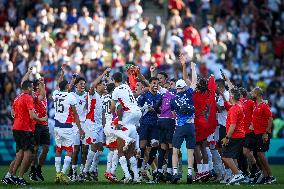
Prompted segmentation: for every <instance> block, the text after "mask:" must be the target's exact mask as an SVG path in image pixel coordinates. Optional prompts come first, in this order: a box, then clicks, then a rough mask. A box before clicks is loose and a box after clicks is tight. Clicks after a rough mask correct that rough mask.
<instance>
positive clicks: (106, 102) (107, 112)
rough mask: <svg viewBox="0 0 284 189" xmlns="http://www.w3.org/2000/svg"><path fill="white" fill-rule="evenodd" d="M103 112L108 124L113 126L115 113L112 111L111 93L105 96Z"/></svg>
mask: <svg viewBox="0 0 284 189" xmlns="http://www.w3.org/2000/svg"><path fill="white" fill-rule="evenodd" d="M103 112H104V114H105V120H106V126H111V124H112V119H113V114H112V112H111V95H109V94H107V95H105V96H103Z"/></svg>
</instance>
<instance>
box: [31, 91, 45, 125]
mask: <svg viewBox="0 0 284 189" xmlns="http://www.w3.org/2000/svg"><path fill="white" fill-rule="evenodd" d="M46 106H47V100H46V98H44V99H42V100H39V93H36V94H35V96H34V107H35V113H36V114H37V116H38V117H39V118H43V117H45V116H46V115H47V110H46ZM36 123H37V124H40V125H46V126H47V121H37V122H36Z"/></svg>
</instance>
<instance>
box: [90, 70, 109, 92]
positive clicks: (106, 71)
mask: <svg viewBox="0 0 284 189" xmlns="http://www.w3.org/2000/svg"><path fill="white" fill-rule="evenodd" d="M110 71H111V68H107V69H106V70H105V71H104V72H103V73H102V74H101V75H100V76H99V77H98V78H96V79H95V81H94V82H93V87H96V86H97V85H98V84H99V83H100V81H101V80H102V79H103V77H104V76H105V75H106V74H107V73H109V72H110Z"/></svg>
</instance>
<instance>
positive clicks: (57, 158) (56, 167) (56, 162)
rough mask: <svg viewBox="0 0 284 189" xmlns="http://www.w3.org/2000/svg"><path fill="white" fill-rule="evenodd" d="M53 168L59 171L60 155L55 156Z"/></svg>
mask: <svg viewBox="0 0 284 189" xmlns="http://www.w3.org/2000/svg"><path fill="white" fill-rule="evenodd" d="M55 170H56V173H59V172H60V170H61V157H55Z"/></svg>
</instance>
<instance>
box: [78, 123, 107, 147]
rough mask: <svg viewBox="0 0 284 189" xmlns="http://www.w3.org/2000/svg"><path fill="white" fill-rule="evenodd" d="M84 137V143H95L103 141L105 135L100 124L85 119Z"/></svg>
mask: <svg viewBox="0 0 284 189" xmlns="http://www.w3.org/2000/svg"><path fill="white" fill-rule="evenodd" d="M83 130H84V132H85V139H84V143H86V144H96V143H105V135H104V130H103V127H102V126H98V125H96V124H95V123H94V122H92V121H91V120H88V119H87V120H86V122H85V124H84V129H83Z"/></svg>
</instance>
